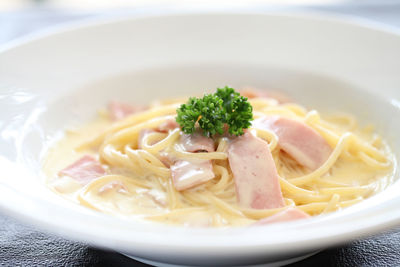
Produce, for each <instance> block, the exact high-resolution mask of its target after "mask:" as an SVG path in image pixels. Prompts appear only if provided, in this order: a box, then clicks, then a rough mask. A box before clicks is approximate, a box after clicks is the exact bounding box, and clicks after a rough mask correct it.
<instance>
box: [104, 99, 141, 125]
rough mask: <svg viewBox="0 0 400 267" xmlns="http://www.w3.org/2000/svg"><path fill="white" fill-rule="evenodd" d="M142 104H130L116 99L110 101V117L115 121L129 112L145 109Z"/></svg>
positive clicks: (129, 113)
mask: <svg viewBox="0 0 400 267" xmlns="http://www.w3.org/2000/svg"><path fill="white" fill-rule="evenodd" d="M145 109H146V107H144V106H132V105H129V104H126V103H121V102H118V101H111V102H110V103H109V104H108V110H109V112H110V116H111V119H112V120H113V121H117V120H120V119H123V118H125V117H127V116H129V115H131V114H134V113H136V112H140V111H143V110H145Z"/></svg>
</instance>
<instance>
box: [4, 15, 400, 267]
mask: <svg viewBox="0 0 400 267" xmlns="http://www.w3.org/2000/svg"><path fill="white" fill-rule="evenodd" d="M399 70H400V35H399V34H398V33H395V32H394V31H391V30H387V29H381V28H379V27H377V26H375V25H366V24H365V23H363V24H359V23H358V22H351V21H348V20H342V19H336V18H326V17H323V16H318V15H312V16H311V15H271V14H269V15H268V14H261V13H255V12H254V13H224V14H223V13H217V12H214V13H213V12H208V13H206V12H205V13H199V14H193V13H192V14H165V15H157V16H156V15H155V16H148V17H146V16H145V17H140V18H139V17H137V18H124V19H119V20H114V21H102V22H98V23H89V24H87V25H85V26H79V27H77V26H71V27H69V28H66V29H64V30H62V31H59V32H54V33H53V34H44V35H42V36H39V37H35V38H29V40H25V41H18V42H14V44H12V45H9V46H8V47H6V48H3V49H2V50H1V52H0V127H1V128H0V151H1V152H0V154H1V156H0V170H1V173H2V175H1V178H0V207H1V209H2V211H3V212H4V213H6V214H8V215H11V216H14V217H17V218H19V219H21V220H23V221H24V222H26V223H29V224H34V225H36V226H37V227H38V228H40V229H43V230H46V231H49V232H52V233H56V234H59V235H62V236H65V237H68V238H71V239H74V240H81V241H84V242H88V243H90V244H92V245H95V246H99V247H104V248H109V249H114V250H117V251H120V252H122V253H125V254H129V255H131V256H134V257H138V258H141V259H142V260H147V261H148V262H163V263H168V264H180V265H213V266H216V265H250V264H253V265H255V264H264V263H271V262H277V261H278V262H279V261H280V262H282V261H285V260H287V259H290V258H292V259H293V258H299V257H300V256H301V255H304V254H307V253H310V252H312V251H316V250H319V249H323V248H325V247H328V246H331V245H335V244H338V243H341V242H344V241H348V240H351V239H354V238H358V237H360V236H365V235H368V234H372V233H376V232H378V231H382V230H383V229H387V228H389V227H393V226H394V225H398V224H399V223H400V210H399V209H398V207H399V204H400V196H399V193H398V192H400V191H399V183H397V182H396V183H395V184H394V185H393V186H392V187H391V188H390V189H388V190H387V191H385V193H383V194H379V195H377V196H375V197H373V198H371V199H369V200H367V201H364V202H363V203H361V204H359V205H356V206H353V207H351V208H348V209H346V210H344V211H342V212H338V213H334V214H332V215H328V216H321V217H318V218H313V219H310V220H306V221H303V222H291V223H282V224H276V225H270V226H265V227H252V228H238V229H187V228H180V227H172V226H166V225H158V224H155V223H150V222H146V223H143V222H136V221H129V222H128V221H126V220H123V219H119V218H111V217H108V216H105V215H103V214H99V213H96V212H94V211H91V210H87V209H85V208H83V207H79V206H77V205H75V204H72V203H70V202H68V201H64V200H62V199H61V198H60V197H58V196H56V195H55V194H53V193H52V192H50V191H49V190H48V189H47V188H46V187H45V186H44V184H43V182H42V180H41V178H40V159H41V157H42V156H43V153H44V151H45V150H46V148H47V147H48V145H50V144H51V141H52V140H54V138H55V137H57V135H58V134H59V133H60V130H62V129H64V127H65V126H69V125H76V124H78V123H82V122H84V121H87V120H88V119H90V118H91V117H93V116H94V114H95V111H96V109H98V108H99V107H102V106H103V105H105V103H106V102H107V100H109V99H110V98H117V99H118V98H119V99H123V100H125V101H131V102H133V103H135V102H137V103H141V102H145V101H149V100H151V99H154V98H156V97H166V96H174V95H182V94H185V95H187V94H191V93H193V92H199V91H202V90H204V89H207V90H213V89H214V88H215V87H217V86H223V85H225V84H230V85H232V86H234V87H240V86H244V85H253V86H257V87H269V88H275V89H282V90H283V91H286V92H288V93H289V94H291V95H292V96H293V98H295V99H296V100H298V101H299V102H300V103H302V104H304V105H306V106H308V107H310V108H317V109H319V110H321V111H323V112H329V111H335V110H336V111H347V112H352V113H354V114H356V115H357V116H358V117H359V118H360V120H361V121H362V122H363V123H366V122H373V123H374V124H376V125H377V127H378V131H379V132H380V133H381V134H382V135H383V136H384V137H385V138H386V139H387V140H389V142H390V145H391V146H392V148H393V150H394V151H395V153H396V155H398V154H399V153H400V142H399V141H400V140H399V138H398V136H399V135H400V127H399V124H398V123H397V121H398V118H399V117H400V109H399V107H400V102H399V101H398V100H399V99H400V90H399V89H400V75H399Z"/></svg>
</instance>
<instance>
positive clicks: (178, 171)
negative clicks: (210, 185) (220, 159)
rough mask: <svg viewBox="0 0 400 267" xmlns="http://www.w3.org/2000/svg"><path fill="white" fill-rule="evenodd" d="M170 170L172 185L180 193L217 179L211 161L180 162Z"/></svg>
mask: <svg viewBox="0 0 400 267" xmlns="http://www.w3.org/2000/svg"><path fill="white" fill-rule="evenodd" d="M170 169H171V176H172V183H173V185H174V187H175V189H176V190H178V191H182V190H186V189H189V188H192V187H194V186H197V185H199V184H202V183H205V182H207V181H209V180H211V179H213V178H214V177H215V174H214V172H213V169H212V164H211V161H210V160H196V161H195V160H193V161H187V160H178V161H176V162H175V163H174V164H173V165H172V166H171V167H170Z"/></svg>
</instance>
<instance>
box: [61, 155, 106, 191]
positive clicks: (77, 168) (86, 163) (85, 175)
mask: <svg viewBox="0 0 400 267" xmlns="http://www.w3.org/2000/svg"><path fill="white" fill-rule="evenodd" d="M105 174H106V171H105V170H104V168H103V167H102V166H101V164H100V162H98V161H97V160H96V159H95V158H93V157H92V156H89V155H85V156H83V157H82V158H80V159H79V160H77V161H75V162H74V163H72V164H71V165H69V166H68V167H66V168H65V169H63V170H61V171H60V172H59V175H60V176H68V177H71V178H73V179H74V180H76V181H78V182H79V183H81V184H87V183H89V182H90V181H92V180H94V179H96V178H98V177H100V176H103V175H105Z"/></svg>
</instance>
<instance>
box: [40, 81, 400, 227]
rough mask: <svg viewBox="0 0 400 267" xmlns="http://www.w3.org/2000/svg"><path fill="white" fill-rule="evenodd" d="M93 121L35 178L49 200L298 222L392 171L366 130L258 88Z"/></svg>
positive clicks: (123, 109) (385, 179)
mask: <svg viewBox="0 0 400 267" xmlns="http://www.w3.org/2000/svg"><path fill="white" fill-rule="evenodd" d="M239 92H240V93H239ZM275 95H276V94H275ZM282 99H284V100H282ZM101 114H102V115H101V116H99V118H98V119H96V120H94V121H93V122H91V123H88V124H87V125H85V126H83V127H81V128H79V129H77V130H70V131H67V132H66V133H65V136H64V137H63V138H62V139H61V140H60V141H59V142H58V143H57V144H56V145H55V146H54V147H53V148H51V149H50V151H49V153H48V155H47V157H46V159H45V162H44V173H45V174H46V176H47V177H48V179H47V183H48V185H49V186H50V187H51V188H52V189H53V190H54V191H56V192H57V193H58V194H60V195H62V196H64V197H66V198H69V199H71V200H73V201H75V202H77V203H79V204H81V205H84V206H87V207H89V208H92V209H94V210H97V211H100V212H104V213H107V214H111V215H115V216H120V217H127V218H136V219H139V218H140V219H147V220H151V221H158V222H164V223H171V224H178V225H187V226H193V227H223V226H243V225H266V224H271V223H277V222H286V221H293V220H300V219H306V218H309V217H312V216H318V215H322V214H326V213H330V212H333V211H338V210H341V209H343V208H346V207H348V206H351V205H354V204H356V203H358V202H360V201H362V200H364V199H366V198H368V197H370V196H371V195H373V194H375V193H377V192H380V191H382V190H383V189H385V188H386V187H387V186H388V185H390V184H391V182H392V179H393V174H394V171H395V166H396V159H395V157H394V155H393V154H392V152H391V150H390V148H389V146H388V145H387V144H386V142H385V141H384V140H383V139H382V138H381V137H380V136H379V135H378V134H376V133H374V130H373V127H370V126H368V127H359V126H358V124H357V121H356V120H355V119H354V118H353V117H352V116H350V115H334V116H321V115H320V113H319V112H317V111H316V110H307V109H306V108H304V107H303V106H301V105H299V104H296V103H293V102H292V101H290V100H289V98H287V97H285V96H283V95H279V98H278V97H276V98H274V94H271V93H267V92H266V91H261V90H259V91H257V90H255V89H249V88H247V89H244V90H242V91H236V90H234V89H233V88H230V87H224V88H218V89H217V91H216V92H215V93H214V94H206V95H204V96H203V97H190V98H189V99H186V100H182V99H170V100H159V101H156V102H154V103H151V104H150V105H148V106H142V105H129V104H127V103H121V102H118V101H111V102H110V104H109V106H108V110H107V111H106V112H103V113H101Z"/></svg>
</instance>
